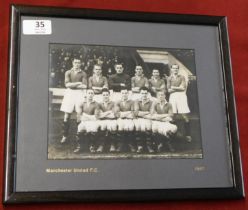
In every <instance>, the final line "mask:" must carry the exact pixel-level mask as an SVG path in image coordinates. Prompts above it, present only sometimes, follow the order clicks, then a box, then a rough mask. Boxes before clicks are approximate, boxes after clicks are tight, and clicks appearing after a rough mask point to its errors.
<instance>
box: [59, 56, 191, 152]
mask: <svg viewBox="0 0 248 210" xmlns="http://www.w3.org/2000/svg"><path fill="white" fill-rule="evenodd" d="M81 64H82V61H81V60H80V58H77V57H75V58H73V60H72V68H71V69H70V70H68V71H66V72H65V87H66V90H65V93H64V98H63V101H62V104H61V108H60V110H61V111H63V112H64V119H63V136H62V139H61V141H60V143H61V144H64V143H66V142H68V139H69V127H70V118H71V115H72V113H73V112H74V111H75V112H76V114H77V133H76V134H75V135H76V142H74V145H75V148H74V149H73V152H74V153H81V152H82V151H85V152H90V153H96V152H97V153H103V152H107V153H122V152H131V153H160V152H163V151H164V149H165V148H168V149H169V151H170V152H173V151H175V150H174V148H173V146H172V144H171V141H173V139H174V138H173V137H174V136H176V135H177V133H178V132H177V130H178V126H177V119H179V118H180V119H183V122H184V127H185V129H184V130H185V134H184V136H185V139H186V140H187V141H189V142H190V141H191V136H190V131H189V117H188V114H189V113H190V110H189V107H188V102H187V95H186V89H187V81H186V78H185V77H184V76H183V75H180V74H179V65H177V64H172V65H171V67H170V76H169V77H167V78H166V79H165V78H161V77H160V72H159V70H158V69H153V70H152V76H151V78H150V79H148V78H146V77H145V76H144V74H143V68H142V66H141V65H136V67H135V75H134V77H132V78H131V77H130V76H129V75H128V74H125V73H124V72H125V69H124V65H123V64H122V63H116V64H115V66H114V69H115V71H116V73H115V74H113V75H110V76H109V77H108V78H107V77H105V76H103V75H102V67H101V65H98V64H96V65H94V67H93V75H92V76H90V77H88V76H87V74H86V73H85V71H83V70H82V69H81ZM166 98H168V101H167V99H166Z"/></svg>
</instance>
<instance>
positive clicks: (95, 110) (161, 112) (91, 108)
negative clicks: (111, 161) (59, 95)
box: [74, 87, 177, 153]
mask: <svg viewBox="0 0 248 210" xmlns="http://www.w3.org/2000/svg"><path fill="white" fill-rule="evenodd" d="M148 93H149V90H148V89H147V88H146V87H143V88H141V90H140V95H141V100H138V101H132V100H129V99H128V95H129V91H128V90H127V89H126V88H123V89H122V90H121V101H119V102H117V103H114V102H112V101H111V100H110V92H109V90H108V89H103V90H102V96H103V101H102V102H101V103H99V104H98V103H97V102H95V101H94V91H93V90H92V89H88V90H87V97H86V101H85V102H83V103H82V104H81V105H80V107H79V112H78V115H79V119H80V123H79V125H78V138H77V140H78V142H77V146H76V149H75V150H74V152H79V151H80V149H81V141H84V142H83V143H86V141H87V140H88V143H87V144H86V147H87V148H89V150H90V152H102V151H103V150H104V149H105V148H104V146H105V145H106V144H107V143H109V145H110V149H109V151H110V152H120V151H121V150H122V147H123V146H124V145H125V146H128V147H129V149H130V150H131V152H138V153H140V152H143V151H144V149H146V150H148V151H149V152H151V153H152V152H155V149H156V150H157V151H160V150H161V149H162V147H163V144H164V143H165V142H166V143H167V144H169V136H170V135H172V134H174V133H176V131H177V126H176V125H174V124H172V123H170V121H172V117H173V111H172V106H171V104H170V103H168V102H167V101H166V99H165V93H164V92H163V91H160V92H158V93H157V99H158V100H157V102H152V101H151V100H150V99H149V98H148ZM117 132H118V134H119V136H116V133H117ZM147 132H149V133H151V132H152V133H153V134H154V135H155V134H160V135H161V136H163V137H164V138H162V139H161V141H160V142H158V141H156V142H155V141H153V140H152V139H151V138H148V139H145V138H143V139H138V140H137V138H135V137H136V136H137V134H140V133H145V134H146V135H147ZM124 134H125V135H124ZM82 136H83V137H82ZM84 136H86V137H85V138H84ZM103 136H108V137H107V138H104V137H103ZM96 137H97V138H96ZM107 139H108V140H109V142H106V140H107ZM169 145H170V144H169ZM154 146H156V148H154Z"/></svg>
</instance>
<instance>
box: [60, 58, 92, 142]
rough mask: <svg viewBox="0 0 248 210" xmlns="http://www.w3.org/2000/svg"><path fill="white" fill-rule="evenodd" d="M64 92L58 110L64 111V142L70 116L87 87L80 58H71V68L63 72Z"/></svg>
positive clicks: (67, 132) (76, 109)
mask: <svg viewBox="0 0 248 210" xmlns="http://www.w3.org/2000/svg"><path fill="white" fill-rule="evenodd" d="M65 87H66V90H65V94H64V98H63V101H62V104H61V108H60V110H61V111H63V112H64V120H63V137H62V139H61V141H60V142H61V143H65V142H66V141H67V138H68V134H69V120H70V116H71V114H72V113H73V111H74V110H75V111H76V112H78V105H79V104H80V102H81V101H82V100H83V97H84V91H83V90H85V89H86V88H87V74H86V73H85V72H84V71H82V70H81V60H80V58H77V57H75V58H73V60H72V68H71V69H70V70H68V71H66V72H65Z"/></svg>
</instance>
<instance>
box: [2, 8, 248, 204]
mask: <svg viewBox="0 0 248 210" xmlns="http://www.w3.org/2000/svg"><path fill="white" fill-rule="evenodd" d="M22 16H38V17H64V18H82V19H94V20H110V21H115V20H121V21H132V22H149V23H173V24H188V25H199V26H200V25H209V26H216V27H218V38H219V47H220V51H221V59H222V64H221V65H222V72H221V73H222V75H223V78H224V81H223V88H224V92H225V102H226V107H225V109H226V113H227V116H226V118H227V122H226V123H227V128H228V137H229V139H228V143H229V148H230V151H229V152H230V156H231V167H232V175H233V187H226V188H214V187H213V188H206V189H204V188H197V189H196V188H194V189H193V188H192V189H152V190H150V189H149V190H92V191H88V190H87V191H53V192H51V191H47V192H35V191H34V192H33V191H32V192H16V190H15V173H16V170H15V167H16V162H15V160H16V142H17V138H18V137H17V135H16V133H17V132H16V131H17V129H18V128H17V120H18V119H17V112H18V109H17V103H18V91H17V89H18V84H19V77H18V71H19V54H20V33H21V17H22ZM7 93H8V94H7V97H8V98H7V107H6V119H7V120H6V142H5V174H4V189H3V192H4V193H3V194H4V195H3V203H4V204H15V203H27V202H32V203H38V202H39V203H40V202H137V201H143V202H149V201H161V200H176V199H180V200H184V199H239V198H243V197H244V187H243V178H242V168H241V159H240V148H239V136H238V125H237V116H236V105H235V98H234V89H233V80H232V67H231V59H230V51H229V39H228V31H227V18H226V17H223V16H204V15H179V14H162V13H146V12H128V11H108V10H96V9H70V8H56V7H33V6H24V5H12V6H11V20H10V40H9V77H8V90H7Z"/></svg>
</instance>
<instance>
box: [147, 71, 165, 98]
mask: <svg viewBox="0 0 248 210" xmlns="http://www.w3.org/2000/svg"><path fill="white" fill-rule="evenodd" d="M149 87H150V90H151V93H152V95H153V96H156V95H157V92H158V91H164V92H165V91H166V89H165V82H164V80H163V79H161V78H160V72H159V70H158V69H153V70H152V76H151V79H149Z"/></svg>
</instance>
